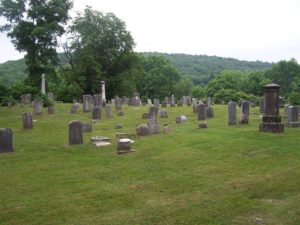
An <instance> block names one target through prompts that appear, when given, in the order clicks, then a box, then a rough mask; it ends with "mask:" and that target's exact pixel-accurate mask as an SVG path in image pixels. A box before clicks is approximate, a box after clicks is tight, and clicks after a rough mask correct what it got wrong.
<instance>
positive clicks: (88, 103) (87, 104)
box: [82, 95, 93, 113]
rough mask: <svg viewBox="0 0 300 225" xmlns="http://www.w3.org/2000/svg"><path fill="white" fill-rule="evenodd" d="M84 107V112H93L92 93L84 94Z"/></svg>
mask: <svg viewBox="0 0 300 225" xmlns="http://www.w3.org/2000/svg"><path fill="white" fill-rule="evenodd" d="M82 100H83V102H82V108H83V112H84V113H86V112H91V111H92V101H93V97H92V96H91V95H83V96H82Z"/></svg>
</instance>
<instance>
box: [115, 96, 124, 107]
mask: <svg viewBox="0 0 300 225" xmlns="http://www.w3.org/2000/svg"><path fill="white" fill-rule="evenodd" d="M115 105H116V110H122V99H121V98H118V97H115Z"/></svg>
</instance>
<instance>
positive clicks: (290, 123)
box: [284, 122, 300, 128]
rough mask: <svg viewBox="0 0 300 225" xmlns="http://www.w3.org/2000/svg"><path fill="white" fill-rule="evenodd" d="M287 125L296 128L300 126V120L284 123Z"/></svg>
mask: <svg viewBox="0 0 300 225" xmlns="http://www.w3.org/2000/svg"><path fill="white" fill-rule="evenodd" d="M284 126H285V127H290V128H296V127H300V122H288V123H285V124H284Z"/></svg>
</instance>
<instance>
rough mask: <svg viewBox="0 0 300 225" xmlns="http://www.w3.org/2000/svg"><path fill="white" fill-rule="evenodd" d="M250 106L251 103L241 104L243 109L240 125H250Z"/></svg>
mask: <svg viewBox="0 0 300 225" xmlns="http://www.w3.org/2000/svg"><path fill="white" fill-rule="evenodd" d="M249 106H250V103H249V101H242V102H241V107H242V112H241V118H240V123H241V124H248V123H249V110H250V107H249Z"/></svg>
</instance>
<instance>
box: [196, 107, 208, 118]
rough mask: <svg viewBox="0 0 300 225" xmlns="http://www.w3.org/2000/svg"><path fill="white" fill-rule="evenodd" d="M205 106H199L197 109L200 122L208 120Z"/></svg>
mask: <svg viewBox="0 0 300 225" xmlns="http://www.w3.org/2000/svg"><path fill="white" fill-rule="evenodd" d="M205 108H206V107H205V104H199V105H198V107H197V112H198V120H205V119H206V111H205Z"/></svg>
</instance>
